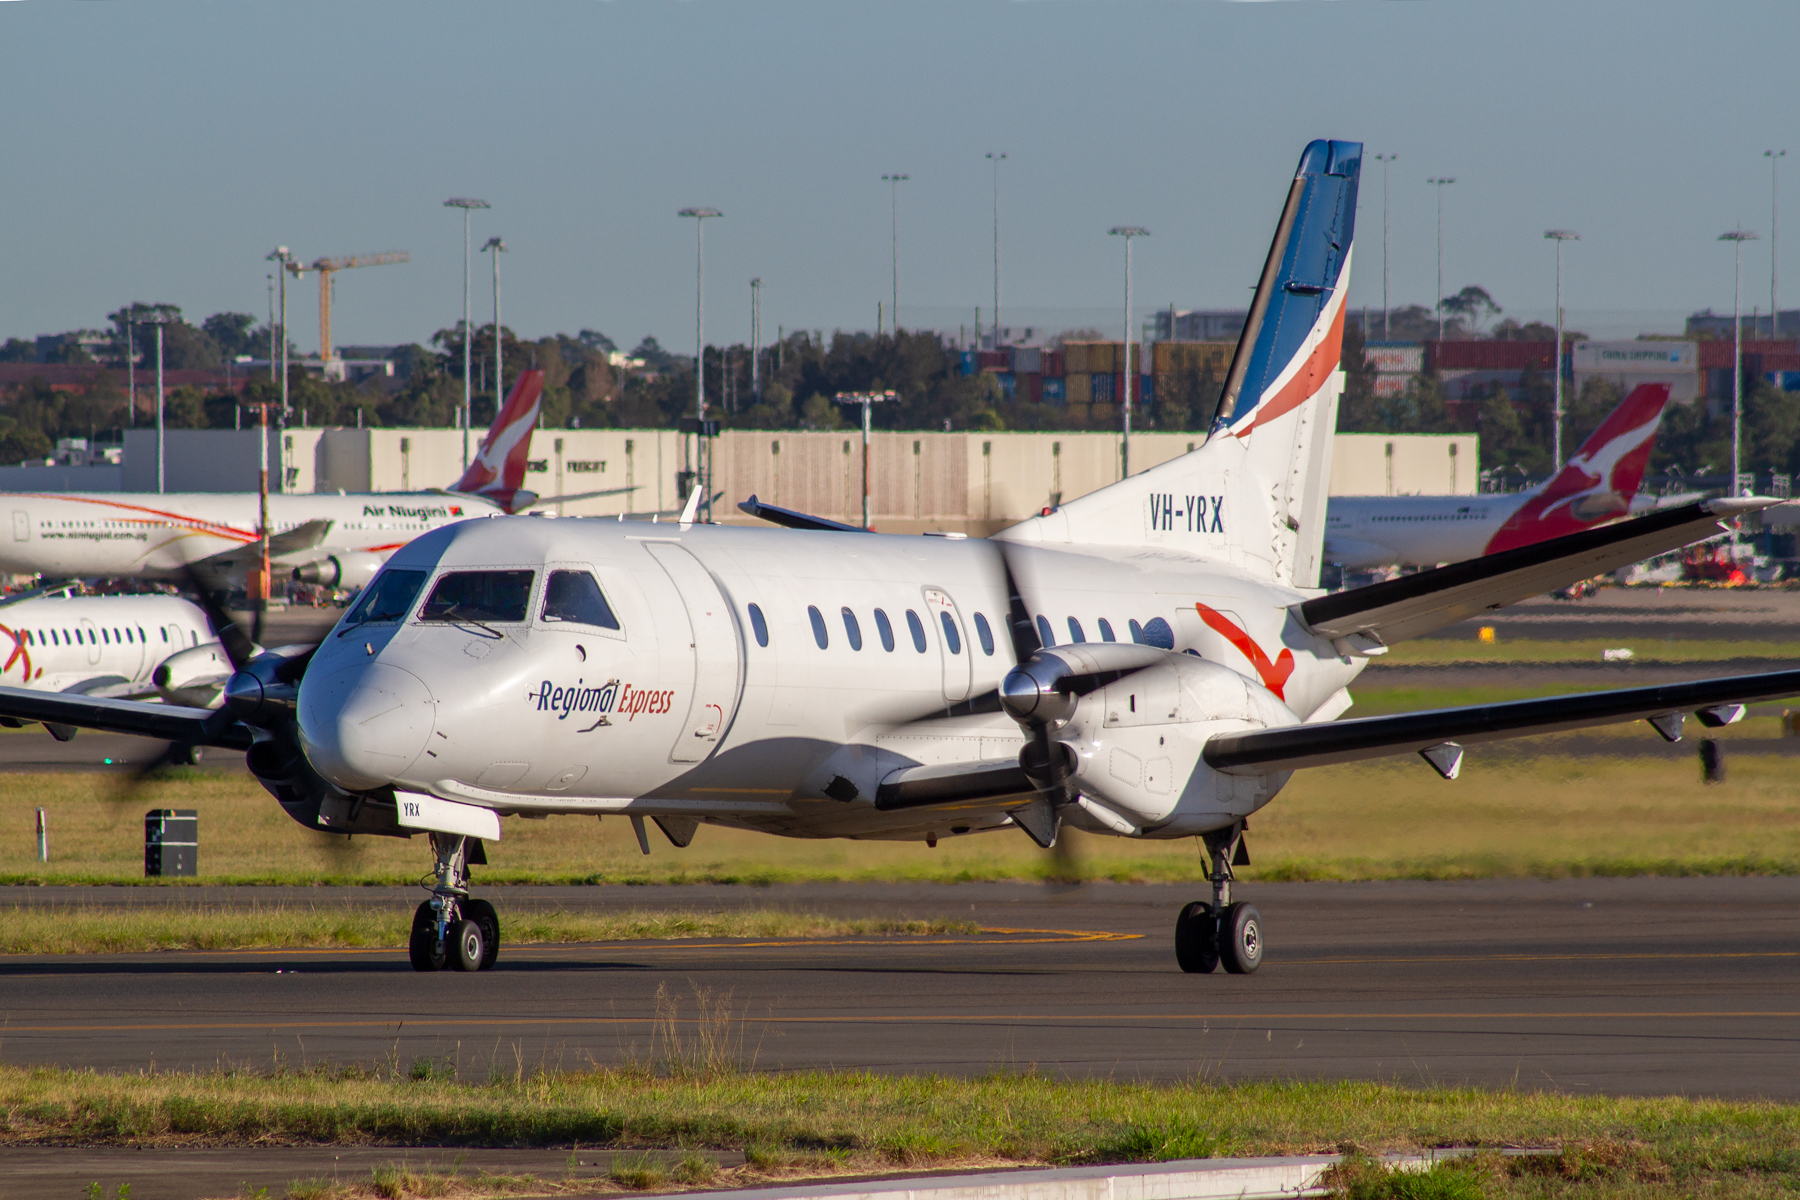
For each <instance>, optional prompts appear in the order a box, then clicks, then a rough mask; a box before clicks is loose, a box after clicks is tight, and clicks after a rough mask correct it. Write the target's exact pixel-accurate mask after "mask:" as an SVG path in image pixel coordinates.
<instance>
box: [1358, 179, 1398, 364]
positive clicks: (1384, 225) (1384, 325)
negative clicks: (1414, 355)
mask: <svg viewBox="0 0 1800 1200" xmlns="http://www.w3.org/2000/svg"><path fill="white" fill-rule="evenodd" d="M1399 157H1400V156H1399V155H1398V154H1377V155H1376V156H1375V161H1376V162H1378V163H1380V164H1381V340H1382V341H1384V342H1385V341H1387V340H1389V339H1390V338H1391V337H1392V336H1393V327H1392V326H1391V325H1389V324H1388V164H1389V163H1391V162H1393V161H1394V160H1395V159H1397V158H1399ZM1364 336H1367V333H1366V331H1365V334H1364Z"/></svg>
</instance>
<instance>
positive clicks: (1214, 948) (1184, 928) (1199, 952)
mask: <svg viewBox="0 0 1800 1200" xmlns="http://www.w3.org/2000/svg"><path fill="white" fill-rule="evenodd" d="M1218 936H1219V935H1218V924H1217V922H1216V921H1214V920H1213V907H1212V905H1210V904H1207V903H1206V902H1204V901H1201V900H1196V901H1194V902H1193V903H1192V904H1190V905H1188V906H1187V907H1186V908H1184V909H1182V910H1181V915H1180V916H1178V917H1176V918H1175V961H1176V962H1177V963H1179V964H1181V969H1182V970H1183V971H1186V972H1187V973H1188V974H1190V975H1210V974H1212V973H1213V971H1215V970H1217V969H1218V966H1219V942H1218Z"/></svg>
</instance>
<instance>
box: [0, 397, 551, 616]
mask: <svg viewBox="0 0 1800 1200" xmlns="http://www.w3.org/2000/svg"><path fill="white" fill-rule="evenodd" d="M543 383H544V374H543V372H542V371H526V372H523V373H522V374H521V375H520V376H519V379H518V382H517V383H515V384H514V385H513V389H512V393H511V394H510V395H509V396H508V397H507V399H506V403H505V404H504V405H503V406H502V407H501V409H500V413H499V415H498V416H497V417H496V418H495V419H494V424H493V427H492V428H491V429H489V430H488V433H487V436H486V437H485V438H483V439H482V442H481V450H480V452H479V453H478V454H477V455H476V456H475V459H474V461H473V462H471V463H470V464H469V467H468V470H467V471H466V472H465V473H464V474H463V477H462V478H461V479H459V480H457V482H456V483H455V484H454V485H453V486H452V487H450V488H449V489H447V490H440V491H429V492H385V493H379V494H371V495H330V494H299V495H282V494H275V495H271V496H270V497H269V525H270V535H271V536H270V538H269V543H270V544H269V555H270V560H271V562H272V563H273V564H274V565H275V566H277V567H278V568H280V569H281V570H282V571H283V572H292V574H293V576H294V578H296V579H298V580H300V581H302V582H306V583H320V584H324V585H326V586H328V587H345V588H354V587H360V586H361V585H363V584H365V583H367V582H368V581H369V579H370V578H371V577H372V576H373V575H374V574H375V572H376V571H377V570H379V569H380V567H381V564H382V563H383V562H385V561H387V557H388V556H389V555H390V554H392V553H393V552H394V551H395V550H397V549H399V548H400V547H401V546H403V545H405V544H406V543H407V542H409V541H411V540H412V539H413V538H415V537H417V536H418V535H419V534H421V533H424V532H425V531H427V530H430V529H437V528H440V527H442V526H444V525H447V524H450V523H451V522H454V521H460V520H463V519H464V518H466V517H471V516H485V515H487V514H488V513H494V512H506V513H511V512H517V511H519V510H521V509H525V508H529V507H530V506H531V505H532V503H533V502H535V501H536V499H537V497H536V496H534V495H533V494H532V493H531V492H528V491H525V490H524V488H523V484H524V482H525V467H526V460H527V458H528V457H529V455H530V449H531V430H532V426H533V425H535V424H536V423H537V415H538V399H539V396H540V394H541V393H542V391H543ZM7 508H10V509H11V510H12V536H11V537H10V538H8V537H6V536H5V534H4V533H0V571H10V572H13V573H16V574H21V575H42V576H45V577H48V578H58V579H62V578H71V577H85V578H93V577H102V578H124V577H129V576H141V577H148V578H153V579H175V580H183V581H187V580H192V579H194V578H195V577H196V576H198V577H199V578H200V579H202V580H204V581H206V582H207V583H209V584H211V585H212V586H219V585H222V584H227V583H231V582H242V580H243V579H244V578H245V576H246V574H247V573H248V572H249V571H250V570H252V569H253V568H254V567H255V566H256V565H257V562H258V554H259V551H258V546H257V538H258V515H257V511H258V497H257V495H256V494H255V493H249V492H240V493H235V494H232V493H207V492H187V493H168V494H161V493H124V494H121V493H118V492H90V493H55V492H15V493H11V494H0V510H3V509H7Z"/></svg>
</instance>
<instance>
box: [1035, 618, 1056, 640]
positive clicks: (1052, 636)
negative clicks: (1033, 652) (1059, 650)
mask: <svg viewBox="0 0 1800 1200" xmlns="http://www.w3.org/2000/svg"><path fill="white" fill-rule="evenodd" d="M1037 629H1038V641H1040V642H1042V643H1043V644H1044V645H1046V646H1054V645H1056V631H1055V630H1054V629H1051V628H1050V619H1049V618H1048V617H1045V616H1042V615H1040V616H1039V617H1038V619H1037Z"/></svg>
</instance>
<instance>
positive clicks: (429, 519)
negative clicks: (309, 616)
mask: <svg viewBox="0 0 1800 1200" xmlns="http://www.w3.org/2000/svg"><path fill="white" fill-rule="evenodd" d="M491 511H493V506H492V505H491V504H489V503H487V502H486V501H483V500H480V499H474V498H470V497H466V496H461V495H450V494H446V493H443V492H390V493H375V494H367V495H341V494H340V495H330V494H301V495H280V494H277V495H271V496H270V497H269V526H270V529H269V532H270V535H271V536H272V537H278V536H279V535H281V534H283V533H286V532H288V531H290V530H293V529H296V528H298V527H300V526H302V525H305V524H307V523H308V522H311V521H329V522H330V523H331V525H330V528H329V529H328V530H327V531H326V532H325V535H324V538H323V540H321V541H318V542H317V543H316V544H314V545H311V546H308V547H307V548H304V549H295V550H292V551H289V552H286V553H276V554H275V555H274V556H273V561H274V563H275V564H276V565H277V566H281V567H293V566H298V565H301V564H304V563H309V562H315V561H318V560H320V559H322V558H324V557H326V556H327V555H332V554H373V555H378V556H381V557H385V556H387V555H389V554H391V553H393V552H394V551H395V550H396V549H398V548H399V547H401V546H403V545H405V544H406V543H407V542H409V541H411V540H412V539H413V538H415V537H417V536H419V534H421V533H424V532H426V531H427V530H431V529H437V528H439V527H441V526H443V525H447V524H450V523H451V522H454V521H459V520H462V519H464V518H466V517H469V516H471V515H481V514H485V513H487V512H491ZM0 513H4V514H6V515H4V516H0V522H4V524H3V525H0V571H6V572H13V573H16V574H34V575H44V576H48V577H57V578H61V577H71V576H84V577H94V576H102V577H114V578H118V577H127V576H139V577H146V578H153V579H180V578H183V577H185V575H186V574H187V567H188V565H189V564H190V563H200V562H203V561H205V560H209V559H212V560H215V561H217V560H218V558H219V556H232V557H233V558H234V559H236V558H241V559H242V564H248V563H249V561H250V560H251V558H253V557H254V553H255V551H256V544H257V536H258V529H259V527H260V525H261V520H260V517H259V515H258V498H257V496H256V495H255V494H254V493H243V492H229V493H209V492H180V493H173V492H172V493H168V494H158V493H130V492H93V493H67V494H63V493H36V492H11V493H0ZM242 564H237V563H235V562H234V563H233V564H232V565H235V566H237V567H238V569H239V571H240V572H241V570H242Z"/></svg>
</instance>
